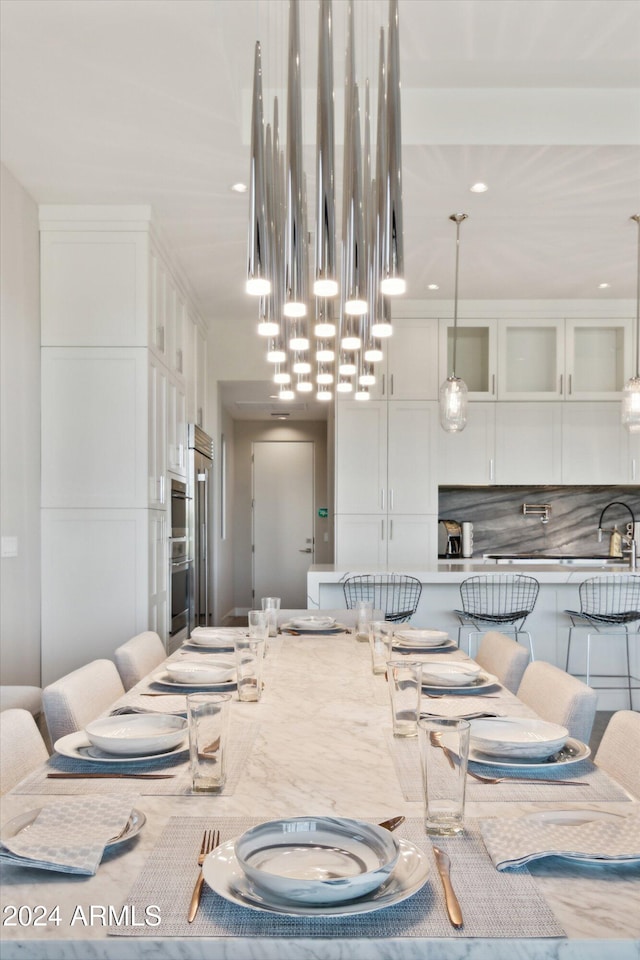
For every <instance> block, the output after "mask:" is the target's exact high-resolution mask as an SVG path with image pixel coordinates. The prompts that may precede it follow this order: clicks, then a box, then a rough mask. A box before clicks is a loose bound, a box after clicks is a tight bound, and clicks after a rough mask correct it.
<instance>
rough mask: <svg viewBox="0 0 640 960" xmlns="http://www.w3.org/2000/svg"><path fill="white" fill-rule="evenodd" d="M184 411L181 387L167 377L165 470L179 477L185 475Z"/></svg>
mask: <svg viewBox="0 0 640 960" xmlns="http://www.w3.org/2000/svg"><path fill="white" fill-rule="evenodd" d="M186 410H187V404H186V397H185V392H184V387H183V385H182V384H181V383H180V381H179V380H178V379H177V378H176V377H172V376H169V377H167V468H168V470H169V472H170V473H174V474H176V475H177V476H179V477H186V475H187V413H186Z"/></svg>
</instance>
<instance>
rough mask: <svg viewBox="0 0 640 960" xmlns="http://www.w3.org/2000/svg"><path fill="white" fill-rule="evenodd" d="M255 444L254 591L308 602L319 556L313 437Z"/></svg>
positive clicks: (288, 605) (284, 602) (291, 604)
mask: <svg viewBox="0 0 640 960" xmlns="http://www.w3.org/2000/svg"><path fill="white" fill-rule="evenodd" d="M252 450H253V592H254V603H255V606H256V607H259V606H260V599H261V598H262V597H280V598H281V606H282V607H283V608H284V609H301V608H305V607H306V606H307V570H308V568H309V566H310V565H311V564H312V563H313V562H314V543H313V519H314V518H313V504H314V492H313V470H314V445H313V442H311V441H274V442H270V441H255V442H254V443H253V446H252Z"/></svg>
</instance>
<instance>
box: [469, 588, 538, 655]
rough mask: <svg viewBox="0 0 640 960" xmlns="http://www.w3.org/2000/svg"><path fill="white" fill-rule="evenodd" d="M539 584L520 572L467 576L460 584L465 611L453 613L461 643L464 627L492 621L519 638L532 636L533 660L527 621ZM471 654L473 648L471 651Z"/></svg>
mask: <svg viewBox="0 0 640 960" xmlns="http://www.w3.org/2000/svg"><path fill="white" fill-rule="evenodd" d="M539 590H540V584H539V583H538V581H537V580H536V579H535V578H534V577H527V576H525V575H524V574H519V573H496V574H489V575H487V576H483V577H468V578H467V579H466V580H463V581H462V583H461V584H460V597H461V598H462V610H454V611H453V612H454V613H455V614H456V616H457V617H458V620H459V621H460V626H459V627H458V646H460V636H461V633H462V629H463V627H466V626H471V625H472V626H474V627H475V628H476V630H478V631H480V630H481V626H480V625H481V624H487V623H490V624H493V625H494V626H497V627H501V628H502V629H503V631H504V630H506V631H507V632H512V633H513V634H514V636H515V639H516V640H517V639H518V637H519V635H520V634H523V635H525V636H527V637H528V638H529V650H530V651H531V659H532V660H535V656H534V652H533V640H532V638H531V633H530V632H529V630H525V629H524V623H525V620H526V619H527V617H528V616H529V614H530V613H531V611H532V610H533V608H534V606H535V603H536V600H537V598H538V591H539ZM469 654H470V655H471V650H470V651H469Z"/></svg>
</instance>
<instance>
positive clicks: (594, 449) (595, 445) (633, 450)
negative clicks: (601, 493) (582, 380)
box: [562, 401, 638, 484]
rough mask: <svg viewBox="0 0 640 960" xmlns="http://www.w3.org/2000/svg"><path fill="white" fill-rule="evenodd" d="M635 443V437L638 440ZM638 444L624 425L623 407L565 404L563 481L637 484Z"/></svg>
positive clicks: (573, 482)
mask: <svg viewBox="0 0 640 960" xmlns="http://www.w3.org/2000/svg"><path fill="white" fill-rule="evenodd" d="M634 441H635V438H634ZM635 469H637V442H634V443H633V444H632V443H630V436H629V433H628V432H627V430H626V428H625V427H623V426H622V424H621V422H620V404H619V403H612V402H595V401H592V402H588V401H584V402H582V403H564V404H562V482H563V483H566V484H601V483H602V484H609V483H610V484H618V483H625V482H628V481H631V482H637V480H638V477H637V475H636V476H633V473H634V470H635Z"/></svg>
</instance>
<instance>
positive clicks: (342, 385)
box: [336, 377, 353, 393]
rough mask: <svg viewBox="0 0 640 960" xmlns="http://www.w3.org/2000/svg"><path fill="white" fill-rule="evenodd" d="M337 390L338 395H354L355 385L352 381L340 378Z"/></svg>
mask: <svg viewBox="0 0 640 960" xmlns="http://www.w3.org/2000/svg"><path fill="white" fill-rule="evenodd" d="M336 390H337V391H338V393H353V384H352V383H351V380H347V379H346V378H345V377H340V379H339V380H338V382H337V384H336Z"/></svg>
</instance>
